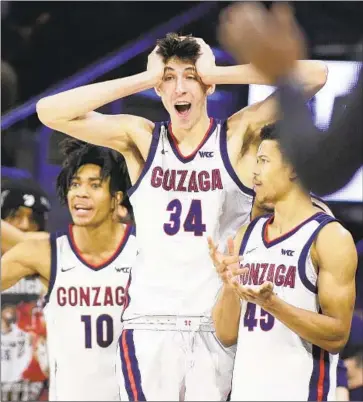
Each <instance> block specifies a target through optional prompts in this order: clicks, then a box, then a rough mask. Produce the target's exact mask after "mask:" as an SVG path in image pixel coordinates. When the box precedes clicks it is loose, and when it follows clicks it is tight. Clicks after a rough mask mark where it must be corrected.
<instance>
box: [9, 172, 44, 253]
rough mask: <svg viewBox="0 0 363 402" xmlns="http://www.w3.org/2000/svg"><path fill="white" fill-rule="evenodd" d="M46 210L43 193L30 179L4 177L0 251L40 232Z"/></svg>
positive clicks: (37, 235)
mask: <svg viewBox="0 0 363 402" xmlns="http://www.w3.org/2000/svg"><path fill="white" fill-rule="evenodd" d="M49 211H50V202H49V199H48V196H47V194H46V193H45V192H44V191H43V190H42V189H41V188H40V187H39V185H38V184H37V183H36V182H34V181H33V180H30V179H17V180H14V179H8V178H4V180H3V183H2V189H1V240H2V241H1V252H2V253H5V252H6V251H7V250H9V249H10V248H11V247H13V246H14V245H15V244H17V243H19V242H20V241H24V240H25V239H27V238H31V237H32V238H34V237H35V238H45V237H46V235H44V233H42V231H43V230H44V229H45V226H46V222H47V214H48V212H49Z"/></svg>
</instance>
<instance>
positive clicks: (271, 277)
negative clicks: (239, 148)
mask: <svg viewBox="0 0 363 402" xmlns="http://www.w3.org/2000/svg"><path fill="white" fill-rule="evenodd" d="M261 139H262V143H261V145H260V147H259V150H258V153H257V165H256V168H255V170H254V176H255V177H254V183H255V191H256V199H257V200H258V202H260V203H261V204H265V203H268V204H272V205H273V206H274V214H268V215H265V216H261V217H259V218H256V219H254V220H253V221H252V222H251V223H250V224H249V225H248V226H247V227H246V226H245V227H242V228H241V229H240V230H239V232H238V234H237V236H236V238H235V242H234V244H233V240H232V239H229V251H230V255H229V256H221V255H218V252H217V250H216V248H215V246H214V245H213V242H212V240H211V239H210V240H209V242H210V248H211V256H212V258H213V260H214V263H215V266H216V267H217V271H218V273H219V274H220V276H221V278H222V279H223V281H224V286H223V288H222V291H221V293H220V295H219V298H218V301H217V303H216V305H215V307H214V310H213V318H214V322H215V325H216V333H217V336H218V338H219V340H220V341H221V342H222V343H223V344H224V345H232V344H235V343H237V353H236V358H235V364H234V369H233V386H232V394H231V400H232V401H329V400H335V399H336V392H335V391H336V379H337V362H338V353H339V352H340V350H341V349H342V348H343V347H344V345H345V343H346V342H347V340H348V336H349V331H350V325H351V320H352V313H353V308H354V301H355V271H356V267H357V252H356V249H355V245H354V242H353V239H352V236H351V234H350V233H349V232H348V231H347V230H346V229H344V228H343V227H342V225H341V224H340V223H338V222H337V221H336V219H335V218H334V217H332V216H331V215H328V214H326V213H325V212H322V210H321V209H320V208H319V207H316V206H315V205H314V204H313V203H312V201H311V196H310V194H309V193H308V192H307V191H306V190H305V189H304V188H302V187H301V185H300V184H299V181H298V179H297V177H296V173H295V172H294V169H293V167H292V166H291V164H290V163H289V162H288V161H287V160H286V159H285V157H284V156H283V154H282V152H281V149H280V145H279V141H278V136H277V132H276V128H275V126H274V125H270V126H266V127H264V128H263V129H262V131H261ZM234 247H235V249H236V253H234V250H233V249H234Z"/></svg>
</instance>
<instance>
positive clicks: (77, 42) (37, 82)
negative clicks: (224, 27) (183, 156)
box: [2, 1, 363, 101]
mask: <svg viewBox="0 0 363 402" xmlns="http://www.w3.org/2000/svg"><path fill="white" fill-rule="evenodd" d="M197 3H198V2H190V1H184V2H151V1H150V2H139V1H133V2H118V1H110V2H106V1H105V2H104V1H102V2H47V1H45V2H35V1H33V2H18V1H16V2H8V4H10V9H9V11H8V15H7V17H6V18H4V19H3V20H2V34H3V35H2V58H3V59H5V60H8V61H10V62H11V63H12V64H13V66H14V67H15V69H16V70H17V72H18V74H19V76H20V82H21V85H20V86H21V93H20V100H21V101H24V100H26V99H28V98H29V97H30V96H33V95H36V94H37V93H39V92H41V91H42V90H44V89H46V88H47V87H49V86H50V85H52V84H54V83H56V82H57V81H59V80H61V79H63V78H65V77H67V76H69V75H72V74H74V73H75V72H76V71H77V70H79V69H81V68H83V67H86V66H87V65H88V64H90V63H91V62H93V61H95V60H97V59H98V58H100V57H102V56H104V55H105V54H106V53H108V52H111V51H113V50H116V49H117V48H119V47H120V46H122V45H123V44H124V43H126V42H127V41H129V40H132V39H134V38H137V37H139V36H142V34H143V33H145V32H147V31H148V30H149V29H151V28H152V27H154V26H156V25H158V24H160V23H162V22H165V21H167V20H168V19H170V18H171V17H173V16H175V15H177V14H180V13H181V12H182V11H184V10H186V9H188V8H191V7H192V6H193V5H196V4H197ZM230 3H231V2H224V1H220V2H216V5H215V9H214V10H213V11H211V12H210V13H208V15H206V16H205V17H204V18H203V19H201V20H199V21H198V22H197V23H194V24H192V25H190V26H188V27H186V28H185V30H184V33H192V34H193V35H196V36H201V37H203V38H204V39H205V40H206V42H208V43H209V44H211V45H213V46H218V43H217V39H216V27H217V24H218V14H219V12H220V10H221V9H222V8H224V7H226V6H227V5H228V4H230ZM265 4H266V5H267V6H269V5H270V4H271V2H265ZM292 4H293V6H294V8H295V10H296V16H297V19H298V21H299V22H300V24H301V25H302V26H303V28H304V30H305V32H306V34H307V38H308V40H309V43H310V45H311V48H312V49H315V48H316V46H318V45H332V44H350V45H354V44H356V43H357V42H358V41H359V39H360V38H362V36H363V34H362V29H363V23H362V21H363V18H362V17H363V3H361V2H294V3H292ZM2 17H3V16H2ZM313 56H314V52H313ZM145 59H146V58H145V55H144V56H143V58H138V59H137V60H136V61H134V62H133V63H131V64H130V66H129V68H127V69H126V70H125V72H127V73H128V70H130V69H131V70H133V72H135V71H140V70H141V69H143V68H144V67H145Z"/></svg>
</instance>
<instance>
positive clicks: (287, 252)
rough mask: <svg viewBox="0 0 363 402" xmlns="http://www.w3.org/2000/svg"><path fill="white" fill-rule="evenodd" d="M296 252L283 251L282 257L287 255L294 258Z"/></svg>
mask: <svg viewBox="0 0 363 402" xmlns="http://www.w3.org/2000/svg"><path fill="white" fill-rule="evenodd" d="M294 253H295V251H294V250H285V249H283V248H282V249H281V254H282V255H287V256H288V257H293V255H294Z"/></svg>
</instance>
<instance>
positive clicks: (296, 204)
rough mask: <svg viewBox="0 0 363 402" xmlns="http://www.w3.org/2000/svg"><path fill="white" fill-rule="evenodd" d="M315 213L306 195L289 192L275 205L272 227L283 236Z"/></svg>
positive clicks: (298, 191)
mask: <svg viewBox="0 0 363 402" xmlns="http://www.w3.org/2000/svg"><path fill="white" fill-rule="evenodd" d="M315 213H316V211H315V209H314V206H313V205H312V203H311V199H310V196H309V195H308V194H306V193H304V192H303V191H301V190H295V191H291V192H289V193H288V194H287V195H286V196H285V197H284V199H282V200H280V201H278V202H277V203H276V204H275V211H274V220H273V223H272V226H273V227H274V228H275V229H276V230H277V231H278V232H279V233H280V234H284V233H287V232H289V231H290V230H291V229H292V228H294V227H296V226H298V225H299V224H300V223H301V222H304V221H305V220H306V219H308V218H310V216H312V215H314V214H315Z"/></svg>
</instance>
